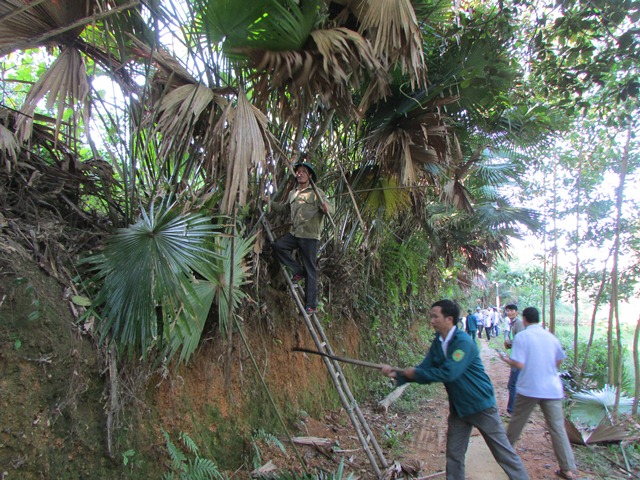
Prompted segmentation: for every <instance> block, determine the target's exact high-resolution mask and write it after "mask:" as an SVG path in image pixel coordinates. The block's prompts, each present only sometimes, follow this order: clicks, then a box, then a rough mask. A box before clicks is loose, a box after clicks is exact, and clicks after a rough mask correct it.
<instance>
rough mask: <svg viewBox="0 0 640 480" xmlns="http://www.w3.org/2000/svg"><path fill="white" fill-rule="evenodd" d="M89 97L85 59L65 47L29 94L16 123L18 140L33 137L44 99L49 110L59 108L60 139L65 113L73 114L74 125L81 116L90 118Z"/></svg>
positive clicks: (57, 125)
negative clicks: (69, 110) (34, 124)
mask: <svg viewBox="0 0 640 480" xmlns="http://www.w3.org/2000/svg"><path fill="white" fill-rule="evenodd" d="M88 94H89V79H88V78H87V71H86V68H85V64H84V59H83V57H82V55H81V54H80V52H79V51H78V50H77V49H76V48H73V47H66V48H65V49H64V50H63V51H62V53H60V55H59V56H58V58H56V59H55V61H54V62H53V64H52V65H51V67H50V68H49V70H47V71H46V72H45V73H44V74H43V75H42V76H41V77H40V78H39V79H38V81H37V82H36V84H35V85H34V86H33V87H32V88H31V90H30V91H29V94H28V95H27V98H26V99H25V101H24V104H23V105H22V108H21V109H20V113H21V115H19V118H18V120H17V122H16V134H17V136H18V138H19V139H20V140H22V141H26V140H27V139H28V138H29V137H30V136H31V131H32V127H33V117H34V114H35V110H36V107H37V105H38V103H39V102H40V100H42V99H43V98H44V97H45V96H46V97H47V102H46V105H45V107H46V108H47V109H48V110H50V109H53V107H54V106H55V105H56V104H57V106H58V108H57V116H56V127H55V136H56V137H57V136H58V133H59V131H60V126H61V124H62V119H63V115H64V113H65V110H66V109H71V110H72V111H73V116H74V124H76V123H77V117H78V114H79V113H81V114H82V115H83V116H84V118H85V119H86V118H87V115H88V111H87V108H88V105H87V103H86V101H87V96H88ZM85 123H86V122H85Z"/></svg>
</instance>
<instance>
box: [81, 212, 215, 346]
mask: <svg viewBox="0 0 640 480" xmlns="http://www.w3.org/2000/svg"><path fill="white" fill-rule="evenodd" d="M213 233H214V228H213V226H212V225H211V221H210V219H209V218H207V217H204V216H201V215H197V214H180V213H178V212H177V206H176V205H161V206H160V207H158V208H154V207H152V208H151V211H150V213H149V215H147V214H146V212H144V211H142V218H141V219H140V220H139V221H138V222H137V223H136V224H135V225H132V226H130V227H128V228H124V229H120V230H119V231H118V232H117V233H116V234H115V235H113V236H112V237H110V238H109V239H108V240H107V242H106V245H105V249H104V252H103V253H102V254H100V255H97V256H95V257H91V258H89V259H87V261H88V262H90V263H93V264H94V266H95V269H96V271H97V279H98V280H99V281H101V283H102V287H101V290H100V292H99V294H98V298H97V300H96V302H95V303H96V304H98V305H103V309H102V312H101V318H102V320H101V321H100V322H99V324H98V329H99V332H100V334H101V339H102V340H104V339H106V338H107V337H108V338H111V339H112V340H113V341H115V343H116V344H117V345H118V346H119V347H121V349H123V350H128V351H130V352H133V351H136V350H140V351H141V352H142V353H143V354H146V353H147V350H148V349H149V348H150V347H151V346H152V345H153V344H154V342H155V341H156V340H157V338H158V335H159V333H160V332H159V331H158V320H159V319H160V320H162V324H163V325H164V326H166V325H172V328H165V329H164V330H165V333H167V332H168V333H169V334H171V332H173V331H178V332H180V335H181V336H182V337H183V338H185V337H186V335H184V333H183V332H185V331H186V332H196V331H198V329H200V331H201V325H202V324H203V322H204V320H202V319H201V318H200V317H197V315H198V313H200V314H201V312H198V308H197V304H193V303H192V301H191V300H192V299H194V298H197V296H196V294H195V292H194V288H193V283H192V272H193V271H198V270H204V269H205V268H207V267H208V265H209V264H211V263H212V262H213V261H214V260H215V258H216V255H215V254H214V253H213V252H212V249H211V247H210V245H209V242H210V239H211V235H212V234H213ZM180 312H188V315H185V314H182V315H181V314H180ZM196 318H197V319H198V322H197V323H195V322H193V320H194V319H196ZM176 322H177V327H176ZM190 322H193V323H190ZM167 340H168V341H169V343H170V344H171V338H168V339H167Z"/></svg>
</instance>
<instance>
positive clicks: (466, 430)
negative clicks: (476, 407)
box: [446, 407, 529, 480]
mask: <svg viewBox="0 0 640 480" xmlns="http://www.w3.org/2000/svg"><path fill="white" fill-rule="evenodd" d="M448 427H449V428H448V430H447V453H446V457H447V480H464V478H465V455H466V453H467V448H468V447H469V438H470V437H471V430H472V429H473V427H476V428H477V429H478V430H479V431H480V434H481V435H482V437H483V438H484V441H485V442H486V443H487V446H488V447H489V450H490V451H491V453H492V454H493V458H495V459H496V462H498V464H499V465H500V466H501V467H502V469H503V470H504V471H505V473H506V474H507V476H508V477H509V478H510V479H511V480H529V474H528V473H527V471H526V470H525V468H524V465H523V464H522V460H520V457H519V456H518V454H517V453H516V451H515V450H514V448H513V447H512V446H511V444H510V443H509V440H508V439H507V433H506V432H505V430H504V426H503V425H502V421H501V420H500V416H499V415H498V410H497V409H496V407H491V408H487V409H486V410H482V411H481V412H478V413H474V414H473V415H469V416H467V417H464V418H460V417H459V416H458V415H457V414H456V413H455V412H453V411H450V412H449V419H448Z"/></svg>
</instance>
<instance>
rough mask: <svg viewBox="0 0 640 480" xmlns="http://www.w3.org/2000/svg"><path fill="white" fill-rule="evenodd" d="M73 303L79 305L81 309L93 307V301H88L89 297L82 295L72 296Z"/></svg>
mask: <svg viewBox="0 0 640 480" xmlns="http://www.w3.org/2000/svg"><path fill="white" fill-rule="evenodd" d="M71 301H72V302H73V303H74V304H75V305H78V306H80V307H90V306H91V300H90V299H88V298H87V297H83V296H81V295H72V296H71Z"/></svg>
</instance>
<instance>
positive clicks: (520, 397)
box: [500, 307, 576, 479]
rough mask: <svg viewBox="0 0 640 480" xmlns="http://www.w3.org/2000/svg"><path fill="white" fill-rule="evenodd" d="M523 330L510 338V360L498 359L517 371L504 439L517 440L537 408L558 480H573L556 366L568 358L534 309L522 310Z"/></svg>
mask: <svg viewBox="0 0 640 480" xmlns="http://www.w3.org/2000/svg"><path fill="white" fill-rule="evenodd" d="M522 322H523V323H524V326H525V330H524V331H523V332H520V333H519V334H518V335H517V336H516V337H515V338H514V339H513V348H512V350H511V358H509V357H507V356H506V355H501V356H500V358H501V359H502V360H504V361H505V362H506V363H508V364H509V365H510V366H511V367H514V368H517V369H518V370H520V374H519V375H518V382H517V384H516V392H517V395H516V405H515V409H514V412H513V417H512V418H511V421H510V422H509V428H508V429H507V437H508V438H509V441H510V442H511V444H512V445H515V443H516V442H517V441H518V438H520V434H521V433H522V430H523V429H524V426H525V425H526V423H527V420H529V416H530V415H531V412H532V411H533V409H534V408H535V406H536V405H540V409H541V410H542V413H543V414H544V420H545V423H546V424H547V429H548V430H549V434H550V436H551V444H552V446H553V451H554V453H555V455H556V459H557V460H558V463H559V464H560V469H559V470H556V472H555V473H556V475H558V476H559V477H561V478H568V479H573V478H576V461H575V458H574V456H573V451H572V449H571V444H570V443H569V437H567V432H566V430H565V427H564V414H563V413H562V401H563V399H564V389H563V387H562V381H561V380H560V377H559V376H558V367H559V366H560V364H561V363H562V361H563V360H564V359H565V358H566V357H567V356H566V354H565V353H564V351H563V350H562V346H561V345H560V342H559V341H558V339H557V338H556V337H555V336H554V335H553V334H551V333H549V332H547V331H546V330H544V329H543V328H542V327H541V326H540V325H539V322H540V314H539V312H538V310H537V309H536V308H534V307H527V308H525V309H524V310H523V311H522Z"/></svg>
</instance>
